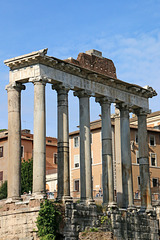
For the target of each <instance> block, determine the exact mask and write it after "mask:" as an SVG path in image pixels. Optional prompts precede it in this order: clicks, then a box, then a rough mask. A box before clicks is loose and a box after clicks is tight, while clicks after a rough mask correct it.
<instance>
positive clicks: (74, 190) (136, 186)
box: [70, 111, 160, 200]
mask: <svg viewBox="0 0 160 240" xmlns="http://www.w3.org/2000/svg"><path fill="white" fill-rule="evenodd" d="M111 119H112V151H113V165H114V166H113V168H114V188H115V193H116V192H120V191H121V190H120V189H121V188H122V186H121V181H120V178H119V176H120V174H121V173H120V172H121V166H120V165H119V161H118V160H119V159H118V158H119V155H118V156H117V157H116V139H115V115H112V117H111ZM90 126H91V143H92V145H91V153H92V154H91V156H92V176H93V178H92V180H93V196H94V197H96V196H98V195H99V194H103V187H102V150H101V149H102V147H101V119H99V120H97V121H94V122H91V125H90ZM147 126H148V127H147V132H148V148H149V169H150V180H151V190H152V197H153V199H155V200H157V199H158V197H159V193H160V190H159V185H160V177H159V176H160V112H159V111H158V112H154V113H152V114H149V115H148V117H147ZM130 143H131V159H132V174H133V192H134V198H135V199H139V198H140V174H139V152H138V126H137V118H136V117H134V116H133V118H131V120H130ZM116 158H117V159H116ZM70 167H71V169H70V171H71V194H72V196H73V197H79V196H80V194H79V190H80V155H79V131H75V132H72V133H70Z"/></svg>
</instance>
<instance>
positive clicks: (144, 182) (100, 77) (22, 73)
mask: <svg viewBox="0 0 160 240" xmlns="http://www.w3.org/2000/svg"><path fill="white" fill-rule="evenodd" d="M4 63H5V64H6V65H7V66H8V67H9V68H10V77H9V79H10V80H9V85H7V87H6V89H7V92H8V144H9V146H8V148H9V164H8V166H9V167H8V200H7V202H8V203H11V202H13V201H16V200H20V162H21V90H25V86H24V83H27V82H32V83H33V85H34V155H33V159H34V163H33V197H34V198H35V199H41V198H43V196H44V194H45V144H46V143H45V136H46V121H45V86H46V84H50V85H51V87H52V89H53V90H56V91H57V108H58V121H57V124H58V200H60V201H62V202H64V203H66V204H71V203H72V199H71V197H70V171H69V128H68V121H69V119H68V92H69V91H74V96H75V97H78V98H79V124H80V182H81V184H80V186H81V190H80V192H81V197H80V200H81V203H82V204H84V206H92V205H94V200H93V191H92V167H91V143H90V109H89V101H90V97H91V96H92V97H95V101H96V102H99V104H100V106H101V115H102V173H103V174H102V176H103V177H102V178H103V179H102V181H103V205H104V206H105V205H106V206H108V207H113V208H114V207H115V206H116V202H115V201H114V186H113V163H112V134H111V119H110V107H111V104H112V103H114V104H115V106H116V112H117V118H118V119H119V127H118V128H117V131H119V132H117V136H119V138H120V140H121V144H120V146H121V149H120V150H119V154H120V159H121V161H122V179H121V181H122V188H123V199H122V207H123V208H125V209H127V208H130V209H132V208H134V202H133V184H132V166H131V152H130V151H131V150H130V127H129V113H130V112H133V113H135V114H136V115H137V117H138V144H139V161H140V178H141V211H142V212H144V211H145V210H148V211H150V210H152V202H151V189H150V176H149V161H148V146H147V126H146V116H147V114H148V113H149V112H150V110H149V103H148V99H149V98H152V97H153V96H155V95H157V94H156V92H155V90H153V89H152V88H151V87H148V86H146V87H140V86H138V85H135V84H129V83H127V82H123V81H121V80H119V79H117V77H116V71H115V67H114V64H113V62H112V61H111V60H109V59H106V58H103V57H102V53H101V52H99V51H96V50H90V51H87V52H86V53H83V54H79V56H78V58H77V60H75V59H72V58H70V59H67V60H60V59H57V58H55V57H50V56H47V49H43V50H40V51H37V52H32V53H30V54H26V55H23V56H19V57H15V58H12V59H9V60H6V61H5V62H4ZM66 239H76V238H67V237H66ZM155 239H156V238H155Z"/></svg>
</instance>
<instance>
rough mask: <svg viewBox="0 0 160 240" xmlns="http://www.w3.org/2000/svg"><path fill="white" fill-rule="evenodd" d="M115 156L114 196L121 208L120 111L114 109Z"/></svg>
mask: <svg viewBox="0 0 160 240" xmlns="http://www.w3.org/2000/svg"><path fill="white" fill-rule="evenodd" d="M114 128H115V156H116V179H117V186H116V194H117V205H118V207H123V185H122V160H121V124H120V111H119V109H117V108H115V121H114Z"/></svg>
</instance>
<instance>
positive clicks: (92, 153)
mask: <svg viewBox="0 0 160 240" xmlns="http://www.w3.org/2000/svg"><path fill="white" fill-rule="evenodd" d="M91 164H93V151H92V152H91Z"/></svg>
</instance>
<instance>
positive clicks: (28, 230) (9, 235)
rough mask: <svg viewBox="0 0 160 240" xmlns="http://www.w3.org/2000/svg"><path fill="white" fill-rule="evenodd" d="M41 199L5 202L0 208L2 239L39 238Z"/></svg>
mask: <svg viewBox="0 0 160 240" xmlns="http://www.w3.org/2000/svg"><path fill="white" fill-rule="evenodd" d="M39 209H40V201H39V200H30V201H28V202H17V203H10V204H4V205H3V207H1V209H0V240H39V238H38V236H37V227H36V219H37V216H38V212H39Z"/></svg>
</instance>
